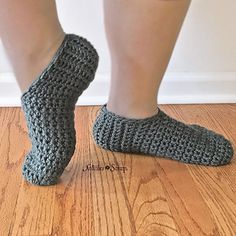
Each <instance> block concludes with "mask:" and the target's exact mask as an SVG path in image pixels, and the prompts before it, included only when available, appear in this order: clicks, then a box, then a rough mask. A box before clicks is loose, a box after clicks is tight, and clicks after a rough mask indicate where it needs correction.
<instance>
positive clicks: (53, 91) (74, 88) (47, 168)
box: [21, 34, 98, 185]
mask: <svg viewBox="0 0 236 236" xmlns="http://www.w3.org/2000/svg"><path fill="white" fill-rule="evenodd" d="M97 66H98V54H97V52H96V50H95V48H94V47H93V46H92V45H91V44H90V42H88V41H87V40H86V39H84V38H82V37H80V36H77V35H74V34H66V35H65V38H64V40H63V42H62V44H61V45H60V47H59V49H58V50H57V52H56V53H55V55H54V57H53V58H52V60H51V62H50V63H49V65H48V66H47V67H46V68H45V70H44V71H43V72H42V73H41V75H40V76H39V77H38V78H37V79H36V80H35V81H33V83H32V84H31V85H30V86H29V88H28V90H27V91H26V92H24V93H23V94H22V96H21V103H22V108H23V111H24V114H25V118H26V121H27V127H28V131H29V137H30V139H31V142H32V149H31V150H30V151H29V153H28V154H27V155H26V158H25V161H24V164H23V168H22V174H23V176H24V177H25V179H26V180H27V181H29V182H30V183H32V184H36V185H51V184H55V183H57V181H58V179H59V177H60V176H61V174H62V173H63V171H64V169H65V167H66V166H67V165H68V163H69V161H70V159H71V157H72V155H73V153H74V150H75V142H76V138H75V134H76V131H75V128H74V109H75V104H76V102H77V99H78V97H79V96H80V95H81V94H82V92H83V91H84V90H85V89H86V88H87V87H88V86H89V84H90V82H91V81H92V80H93V79H94V75H95V72H96V69H97Z"/></svg>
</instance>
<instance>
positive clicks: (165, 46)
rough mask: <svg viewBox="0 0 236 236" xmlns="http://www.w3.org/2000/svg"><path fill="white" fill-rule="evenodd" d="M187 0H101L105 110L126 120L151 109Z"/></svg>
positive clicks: (139, 116) (184, 14)
mask: <svg viewBox="0 0 236 236" xmlns="http://www.w3.org/2000/svg"><path fill="white" fill-rule="evenodd" d="M189 5H190V0H148V1H147V0H129V1H127V0H113V1H111V0H104V12H105V28H106V34H107V39H108V45H109V49H110V54H111V63H112V72H111V85H110V93H109V99H108V103H107V108H108V110H110V111H112V112H114V113H116V114H119V115H121V116H125V117H128V118H145V117H148V116H151V115H154V114H155V113H156V112H157V94H158V90H159V86H160V83H161V80H162V78H163V76H164V73H165V71H166V68H167V66H168V63H169V60H170V57H171V55H172V52H173V49H174V46H175V43H176V40H177V38H178V35H179V32H180V30H181V27H182V24H183V21H184V19H185V16H186V13H187V11H188V8H189Z"/></svg>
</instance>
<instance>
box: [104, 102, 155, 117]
mask: <svg viewBox="0 0 236 236" xmlns="http://www.w3.org/2000/svg"><path fill="white" fill-rule="evenodd" d="M107 109H108V110H109V111H111V112H113V113H115V114H117V115H119V116H123V117H126V118H131V119H144V118H147V117H151V116H153V115H156V114H157V113H158V106H157V104H156V105H155V104H154V105H127V104H118V103H116V104H115V103H112V102H108V103H107Z"/></svg>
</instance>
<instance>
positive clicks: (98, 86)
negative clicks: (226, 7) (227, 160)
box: [0, 72, 236, 107]
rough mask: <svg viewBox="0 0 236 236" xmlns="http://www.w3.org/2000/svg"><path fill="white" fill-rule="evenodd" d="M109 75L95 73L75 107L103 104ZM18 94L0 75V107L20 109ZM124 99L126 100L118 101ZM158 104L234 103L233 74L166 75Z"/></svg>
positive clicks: (235, 75) (235, 79)
mask: <svg viewBox="0 0 236 236" xmlns="http://www.w3.org/2000/svg"><path fill="white" fill-rule="evenodd" d="M109 84H110V78H109V73H104V74H101V73H100V74H99V73H98V74H97V76H96V78H95V80H94V81H93V82H92V84H91V85H90V87H89V88H88V89H87V90H86V91H85V92H84V93H83V94H82V96H81V97H80V98H79V100H78V102H77V104H78V105H101V104H104V103H106V101H107V98H108V92H109ZM20 95H21V92H20V90H19V88H18V85H17V83H16V81H15V78H14V75H13V74H12V73H0V106H1V107H12V106H20ZM121 99H124V101H125V98H121ZM158 103H159V104H199V103H236V72H223V73H218V72H216V73H187V72H186V73H182V72H181V73H179V72H178V73H173V72H172V73H166V75H165V78H164V79H163V81H162V84H161V88H160V92H159V95H158Z"/></svg>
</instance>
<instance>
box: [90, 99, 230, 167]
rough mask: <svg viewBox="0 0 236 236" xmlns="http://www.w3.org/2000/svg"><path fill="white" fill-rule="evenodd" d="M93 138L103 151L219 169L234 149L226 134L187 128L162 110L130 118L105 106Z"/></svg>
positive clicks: (197, 127) (189, 126) (96, 124)
mask: <svg viewBox="0 0 236 236" xmlns="http://www.w3.org/2000/svg"><path fill="white" fill-rule="evenodd" d="M93 138H94V141H95V143H96V144H97V145H99V146H100V147H102V148H105V149H108V150H111V151H118V152H125V153H140V154H148V155H152V156H158V157H166V158H169V159H172V160H177V161H181V162H184V163H191V164H199V165H207V166H219V165H224V164H227V163H229V162H230V160H231V159H232V157H233V153H234V151H233V147H232V145H231V143H230V141H228V140H227V139H225V138H224V137H223V136H222V135H220V134H217V133H215V132H214V131H211V130H208V129H206V128H204V127H201V126H199V125H195V124H193V125H187V124H184V123H182V122H180V121H177V120H175V119H174V118H171V117H170V116H168V115H167V114H166V113H164V112H163V111H162V110H161V109H160V108H159V112H158V114H156V115H154V116H152V117H148V118H145V119H130V118H125V117H122V116H119V115H116V114H115V113H113V112H110V111H109V110H108V109H107V107H106V104H104V105H103V106H102V108H101V109H100V112H99V114H98V116H97V118H96V120H95V122H94V125H93Z"/></svg>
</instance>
